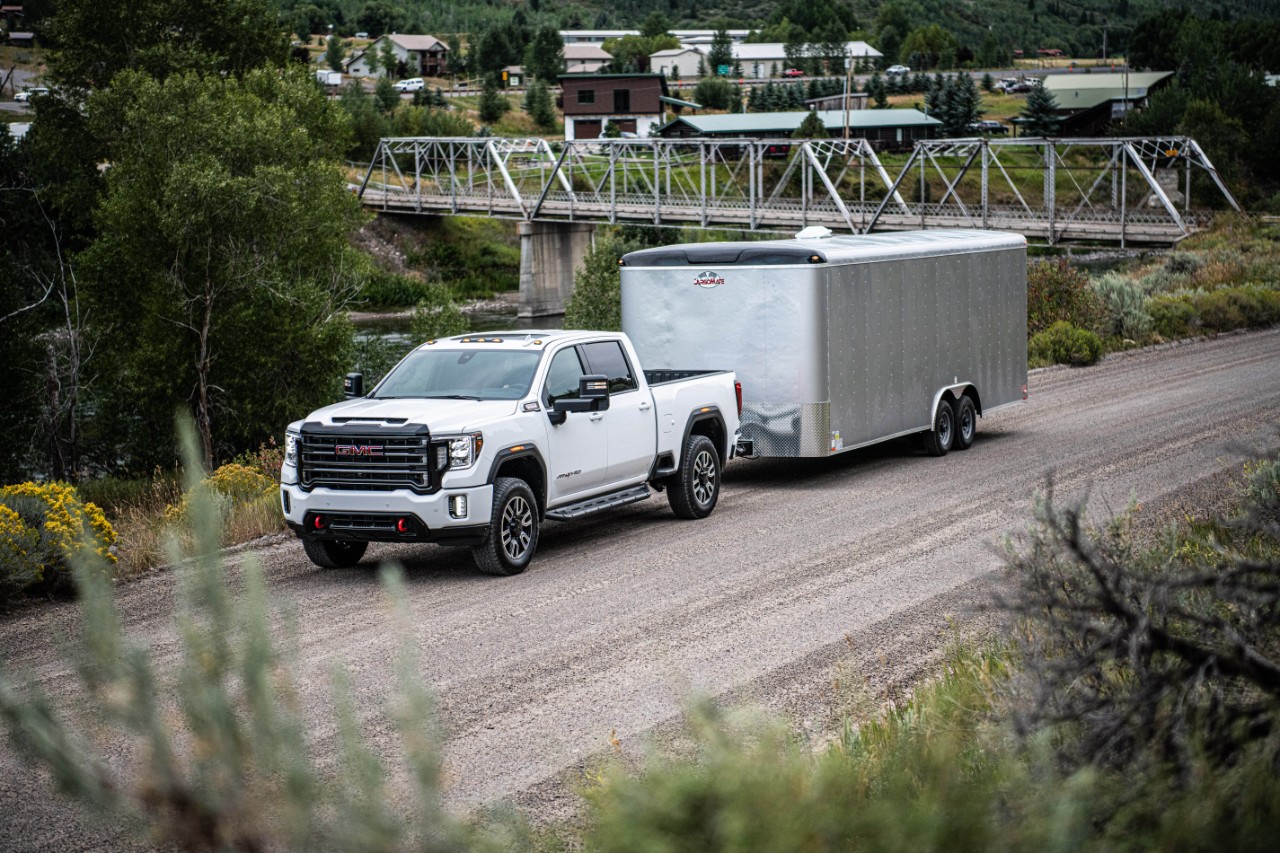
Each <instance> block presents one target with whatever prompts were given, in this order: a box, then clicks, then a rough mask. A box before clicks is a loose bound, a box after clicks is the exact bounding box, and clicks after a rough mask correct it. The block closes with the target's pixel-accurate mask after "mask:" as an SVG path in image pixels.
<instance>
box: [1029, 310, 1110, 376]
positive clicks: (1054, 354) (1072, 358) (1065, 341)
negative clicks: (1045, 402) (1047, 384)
mask: <svg viewBox="0 0 1280 853" xmlns="http://www.w3.org/2000/svg"><path fill="white" fill-rule="evenodd" d="M1027 357H1028V360H1029V361H1030V363H1031V365H1032V366H1034V367H1043V366H1044V365H1046V364H1072V365H1076V366H1083V365H1087V364H1093V363H1095V362H1096V361H1097V360H1098V359H1100V358H1102V341H1101V340H1099V339H1098V336H1097V335H1095V334H1094V333H1093V332H1091V331H1089V330H1088V329H1077V328H1076V327H1075V326H1073V325H1071V324H1070V323H1068V322H1066V321H1065V320H1063V321H1059V322H1057V323H1054V324H1053V325H1052V326H1050V327H1049V328H1048V329H1046V330H1044V331H1043V332H1038V333H1036V334H1035V335H1032V337H1031V341H1030V342H1029V343H1028V344H1027Z"/></svg>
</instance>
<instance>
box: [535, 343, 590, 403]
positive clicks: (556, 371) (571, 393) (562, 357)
mask: <svg viewBox="0 0 1280 853" xmlns="http://www.w3.org/2000/svg"><path fill="white" fill-rule="evenodd" d="M585 373H586V371H584V370H583V369H582V361H581V360H580V359H579V358H578V349H577V347H569V348H568V349H562V350H560V352H558V353H556V354H555V355H554V356H552V357H551V367H550V368H549V369H548V370H547V384H546V388H545V389H544V390H543V392H542V399H543V401H544V402H545V403H546V404H547V407H548V408H550V407H551V406H552V405H554V403H555V401H556V400H563V399H571V398H574V397H577V396H578V380H579V379H581V378H582V376H583V375H584V374H585Z"/></svg>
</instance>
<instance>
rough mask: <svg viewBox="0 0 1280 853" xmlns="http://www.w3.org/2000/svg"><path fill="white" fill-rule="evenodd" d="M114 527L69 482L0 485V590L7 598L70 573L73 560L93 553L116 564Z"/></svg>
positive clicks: (59, 581) (62, 581)
mask: <svg viewBox="0 0 1280 853" xmlns="http://www.w3.org/2000/svg"><path fill="white" fill-rule="evenodd" d="M115 542H116V531H115V529H114V528H113V527H112V526H111V523H110V522H109V521H107V518H106V516H105V515H103V513H102V510H101V509H100V508H99V507H98V506H97V505H96V504H93V503H84V502H82V501H81V500H80V495H79V493H77V492H76V489H75V487H74V486H71V485H68V484H67V483H22V484H20V485H14V486H4V487H3V488H0V589H3V591H4V592H3V595H4V596H5V597H7V596H10V595H13V594H16V593H18V592H21V591H22V590H24V589H30V588H31V587H33V586H35V585H37V584H41V585H43V586H45V587H47V588H48V589H50V590H54V589H57V588H59V587H60V586H62V585H64V584H65V583H66V582H67V581H68V580H69V579H70V577H71V574H70V573H71V564H72V561H74V560H76V559H78V558H80V557H81V556H83V555H86V554H95V555H97V556H98V557H99V558H100V559H101V560H102V561H104V562H105V563H107V564H110V565H114V564H115V562H116V556H115V554H114V553H113V547H112V546H114V545H115Z"/></svg>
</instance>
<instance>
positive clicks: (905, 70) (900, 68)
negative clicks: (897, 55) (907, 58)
mask: <svg viewBox="0 0 1280 853" xmlns="http://www.w3.org/2000/svg"><path fill="white" fill-rule="evenodd" d="M884 73H885V76H886V77H903V76H906V75H907V74H910V73H911V67H910V66H908V65H890V66H889V67H888V68H886V69H885V70H884Z"/></svg>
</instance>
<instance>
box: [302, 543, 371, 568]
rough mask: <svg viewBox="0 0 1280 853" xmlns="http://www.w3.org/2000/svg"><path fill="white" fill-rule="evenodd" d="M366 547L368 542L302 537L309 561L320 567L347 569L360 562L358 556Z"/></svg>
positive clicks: (359, 556) (361, 555)
mask: <svg viewBox="0 0 1280 853" xmlns="http://www.w3.org/2000/svg"><path fill="white" fill-rule="evenodd" d="M368 547H369V543H368V542H348V541H344V540H341V539H314V538H312V537H310V536H304V537H302V548H303V550H305V551H306V552H307V556H308V557H310V558H311V562H313V563H315V564H316V565H317V566H319V567H320V568H322V569H349V568H351V567H352V566H354V565H355V564H356V563H358V562H360V558H361V557H363V556H364V552H365V550H366V549H368Z"/></svg>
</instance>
